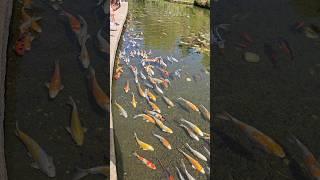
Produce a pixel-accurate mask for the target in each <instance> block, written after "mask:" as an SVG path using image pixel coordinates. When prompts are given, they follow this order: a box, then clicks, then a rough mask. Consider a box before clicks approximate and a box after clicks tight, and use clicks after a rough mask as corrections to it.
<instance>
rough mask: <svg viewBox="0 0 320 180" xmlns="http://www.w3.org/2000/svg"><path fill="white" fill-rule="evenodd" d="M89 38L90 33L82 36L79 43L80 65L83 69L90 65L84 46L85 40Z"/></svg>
mask: <svg viewBox="0 0 320 180" xmlns="http://www.w3.org/2000/svg"><path fill="white" fill-rule="evenodd" d="M89 38H90V35H86V37H83V39H82V40H81V43H80V46H81V51H80V55H79V60H80V61H81V64H82V67H83V68H85V69H87V68H88V67H89V65H90V57H89V52H88V49H87V46H86V42H87V40H88V39H89Z"/></svg>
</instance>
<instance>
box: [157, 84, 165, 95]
mask: <svg viewBox="0 0 320 180" xmlns="http://www.w3.org/2000/svg"><path fill="white" fill-rule="evenodd" d="M155 89H156V91H157V92H158V93H160V94H163V91H162V89H161V88H159V86H158V85H157V84H155Z"/></svg>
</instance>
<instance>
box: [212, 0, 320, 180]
mask: <svg viewBox="0 0 320 180" xmlns="http://www.w3.org/2000/svg"><path fill="white" fill-rule="evenodd" d="M318 2H319V1H300V0H294V1H287V0H280V1H278V0H262V1H251V0H243V1H223V0H220V1H219V2H217V3H215V5H214V9H213V11H214V12H215V14H214V16H215V19H214V21H215V23H216V25H217V24H223V23H227V24H230V27H229V29H230V31H229V32H227V31H223V30H221V35H222V37H223V39H225V40H226V43H225V50H224V55H221V54H216V56H215V57H214V59H215V60H214V61H213V62H214V65H213V67H214V83H215V87H214V89H213V91H212V93H213V99H212V101H213V107H214V111H215V112H213V113H216V112H221V111H223V110H225V111H228V112H229V113H231V114H232V115H234V116H235V117H236V118H238V119H239V120H242V121H243V122H245V123H248V124H250V125H252V126H254V127H256V128H257V129H259V130H261V131H262V132H264V133H265V134H267V135H269V136H270V137H272V138H273V139H274V140H276V141H277V142H278V143H279V144H281V146H283V148H284V149H285V151H286V152H287V158H288V159H289V161H290V163H289V164H286V163H285V162H284V161H283V160H281V159H279V158H277V157H273V156H271V155H267V154H266V153H263V152H261V150H260V149H259V148H257V147H255V145H254V144H253V143H251V142H250V141H248V138H246V136H245V135H244V134H243V133H242V132H241V131H240V130H239V129H238V128H236V126H233V125H232V123H228V122H226V121H223V120H218V119H217V120H215V121H214V125H213V127H214V129H213V131H214V132H213V133H214V135H215V137H216V138H215V139H214V143H213V145H214V157H213V158H214V172H213V174H214V178H215V179H227V180H233V179H235V180H236V179H237V180H249V179H261V180H263V179H265V180H269V179H276V180H287V179H296V180H303V179H310V177H308V172H307V170H306V167H305V165H304V164H303V159H302V153H301V150H300V149H299V147H298V146H297V145H296V144H295V143H290V141H289V137H290V133H291V134H294V135H295V136H297V138H299V139H300V140H301V142H302V143H304V144H305V145H306V146H307V147H308V148H309V150H310V151H311V152H312V153H314V155H315V157H316V158H317V159H318V160H319V155H320V144H319V143H318V139H319V138H320V133H319V128H318V127H319V125H320V121H319V115H320V114H319V112H320V111H319V110H320V109H319V107H320V106H319V102H320V101H319V98H318V93H319V85H320V84H319V82H320V81H319V80H320V79H319V67H318V64H319V57H320V53H319V44H318V42H319V39H311V38H308V37H306V35H305V34H304V33H303V32H298V31H294V30H293V28H292V26H293V24H294V23H295V22H297V21H304V22H305V25H306V26H309V25H310V24H311V23H313V24H315V25H317V26H319V25H320V24H319V17H320V13H319V10H317V9H319V6H317V4H318ZM311 7H312V8H311ZM212 20H213V19H212ZM241 32H247V33H248V34H250V36H251V37H252V39H253V43H252V45H251V46H250V47H248V48H247V49H241V48H236V47H235V45H234V44H235V43H237V42H243V41H244V40H243V38H242V37H241V35H240V34H241ZM279 37H283V38H285V39H287V41H288V42H289V44H290V46H291V48H292V50H293V54H294V60H293V61H291V60H290V58H289V57H288V55H286V54H285V53H284V52H283V51H282V50H281V49H280V48H279V45H278V44H277V40H278V38H279ZM264 43H270V44H271V45H272V47H273V48H274V49H275V51H276V63H277V67H276V68H274V67H273V66H272V63H271V62H270V60H269V59H268V57H267V56H266V55H265V53H264V49H263V46H264ZM245 51H251V52H254V53H257V54H258V55H259V56H260V61H259V62H258V63H249V62H247V61H245V60H244V58H243V53H244V52H245Z"/></svg>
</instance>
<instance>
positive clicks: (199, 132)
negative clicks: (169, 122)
mask: <svg viewBox="0 0 320 180" xmlns="http://www.w3.org/2000/svg"><path fill="white" fill-rule="evenodd" d="M180 121H182V122H185V123H187V124H188V125H189V126H190V127H191V129H192V130H193V131H194V132H195V133H196V134H198V135H199V136H204V134H203V132H202V131H201V129H200V128H198V127H197V126H196V125H194V124H193V123H191V122H189V121H187V120H185V119H183V118H181V119H180Z"/></svg>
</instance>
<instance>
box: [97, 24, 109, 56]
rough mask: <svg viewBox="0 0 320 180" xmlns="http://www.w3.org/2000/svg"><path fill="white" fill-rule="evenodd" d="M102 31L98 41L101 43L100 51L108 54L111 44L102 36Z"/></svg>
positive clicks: (99, 33)
mask: <svg viewBox="0 0 320 180" xmlns="http://www.w3.org/2000/svg"><path fill="white" fill-rule="evenodd" d="M101 31H102V29H100V30H99V31H98V33H97V39H98V43H99V50H100V51H101V52H103V53H107V52H108V51H109V49H110V48H109V44H108V42H107V40H106V39H104V38H103V37H102V35H101Z"/></svg>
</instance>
